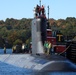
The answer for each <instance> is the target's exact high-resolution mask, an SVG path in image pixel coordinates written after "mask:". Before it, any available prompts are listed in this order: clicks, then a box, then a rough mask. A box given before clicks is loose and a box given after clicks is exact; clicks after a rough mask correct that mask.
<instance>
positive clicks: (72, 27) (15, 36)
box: [0, 17, 76, 48]
mask: <svg viewBox="0 0 76 75" xmlns="http://www.w3.org/2000/svg"><path fill="white" fill-rule="evenodd" d="M31 21H32V19H27V18H22V19H20V20H18V19H14V18H7V19H6V20H5V21H3V20H0V47H3V45H4V44H6V45H7V47H8V48H10V47H12V46H13V45H16V44H22V43H27V44H29V43H30V41H31ZM49 23H50V27H51V28H52V30H53V29H54V28H56V29H57V30H60V32H61V33H62V34H63V35H64V36H69V35H73V34H75V33H76V18H75V17H67V18H66V19H58V20H55V19H53V18H50V19H49Z"/></svg>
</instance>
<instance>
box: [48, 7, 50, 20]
mask: <svg viewBox="0 0 76 75" xmlns="http://www.w3.org/2000/svg"><path fill="white" fill-rule="evenodd" d="M49 9H50V8H49V6H48V20H49Z"/></svg>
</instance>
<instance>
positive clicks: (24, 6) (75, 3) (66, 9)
mask: <svg viewBox="0 0 76 75" xmlns="http://www.w3.org/2000/svg"><path fill="white" fill-rule="evenodd" d="M41 1H42V2H41V4H42V5H44V6H45V8H46V15H47V6H48V5H49V7H50V18H54V19H66V17H76V0H41ZM37 4H39V0H0V20H5V19H6V18H14V19H22V18H33V8H34V7H35V6H36V5H37Z"/></svg>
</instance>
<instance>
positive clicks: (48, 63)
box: [0, 13, 76, 72]
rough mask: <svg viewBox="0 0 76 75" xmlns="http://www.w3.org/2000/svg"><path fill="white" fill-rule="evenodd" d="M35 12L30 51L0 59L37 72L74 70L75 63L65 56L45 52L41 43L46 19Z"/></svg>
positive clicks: (43, 37) (45, 32)
mask: <svg viewBox="0 0 76 75" xmlns="http://www.w3.org/2000/svg"><path fill="white" fill-rule="evenodd" d="M37 14H38V13H36V14H35V17H34V18H33V20H32V22H31V34H32V53H31V54H23V55H19V54H17V55H16V54H13V55H3V56H0V57H2V58H0V61H2V62H5V63H8V64H11V65H14V66H18V67H21V68H26V69H31V70H33V71H39V72H48V71H49V72H76V65H75V64H74V63H72V62H70V61H69V60H68V59H67V58H65V57H63V56H60V55H55V54H52V55H47V54H45V52H44V46H43V45H44V42H45V41H46V40H47V39H46V38H47V19H46V17H45V15H43V14H40V15H39V14H38V15H37ZM4 58H5V59H4ZM16 58H17V59H16ZM11 59H12V61H11Z"/></svg>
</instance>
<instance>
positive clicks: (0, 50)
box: [0, 49, 12, 54]
mask: <svg viewBox="0 0 76 75" xmlns="http://www.w3.org/2000/svg"><path fill="white" fill-rule="evenodd" d="M0 54H4V49H0ZM6 54H12V49H6Z"/></svg>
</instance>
